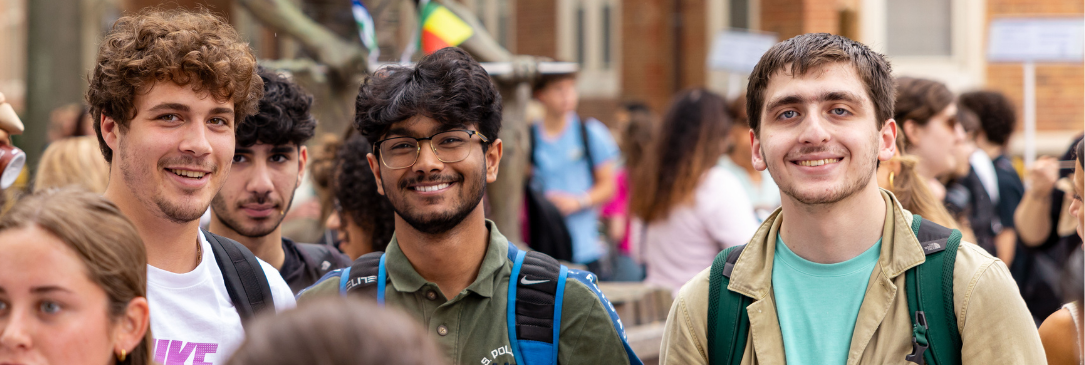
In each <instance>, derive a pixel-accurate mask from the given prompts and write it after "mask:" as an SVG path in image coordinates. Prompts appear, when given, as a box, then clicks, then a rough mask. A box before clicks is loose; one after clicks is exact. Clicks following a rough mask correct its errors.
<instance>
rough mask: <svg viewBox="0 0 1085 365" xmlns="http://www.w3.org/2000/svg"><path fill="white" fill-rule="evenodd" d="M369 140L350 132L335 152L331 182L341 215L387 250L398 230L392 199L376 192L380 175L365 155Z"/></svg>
mask: <svg viewBox="0 0 1085 365" xmlns="http://www.w3.org/2000/svg"><path fill="white" fill-rule="evenodd" d="M370 146H371V145H370V144H369V141H367V140H366V139H365V138H364V137H362V136H361V135H358V134H354V135H353V136H348V137H347V141H346V142H344V143H343V146H342V147H340V148H339V153H338V154H337V156H336V167H335V180H334V182H333V185H332V190H333V191H334V194H335V198H336V199H338V200H339V207H340V211H339V213H340V215H341V216H342V215H344V214H345V215H347V216H349V217H350V221H351V222H354V224H356V225H358V226H359V227H361V228H362V229H364V230H365V231H366V232H369V233H370V238H371V239H372V244H373V250H374V251H384V249H385V248H387V247H388V243H389V242H391V241H392V233H393V232H395V229H396V228H395V215H394V214H395V213H394V211H393V210H392V203H391V202H389V201H388V198H386V197H385V196H384V195H380V194H379V193H377V179H376V178H375V177H373V170H370V169H369V162H368V161H366V159H365V156H366V154H368V153H369V151H371V150H372V148H371V147H370Z"/></svg>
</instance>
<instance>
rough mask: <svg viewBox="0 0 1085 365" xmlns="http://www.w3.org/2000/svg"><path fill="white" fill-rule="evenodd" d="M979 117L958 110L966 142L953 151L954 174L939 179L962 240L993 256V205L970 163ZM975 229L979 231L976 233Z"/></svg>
mask: <svg viewBox="0 0 1085 365" xmlns="http://www.w3.org/2000/svg"><path fill="white" fill-rule="evenodd" d="M979 123H980V122H979V117H977V116H976V113H973V112H972V111H971V110H968V108H960V107H959V108H957V126H958V127H960V128H961V129H963V130H964V135H965V138H964V140H962V141H961V143H960V144H959V145H958V148H957V149H956V152H955V154H956V157H957V169H956V171H954V172H953V174H950V175H947V176H946V177H945V178H943V179H942V181H943V183H944V184H945V186H946V197H945V199H944V200H943V205H944V206H945V207H946V210H947V211H949V214H950V215H952V216H953V219H954V220H956V221H957V225H958V227H959V229H960V230H961V233H962V234H964V235H965V237H973V240H971V241H970V242H975V243H976V244H977V245H979V246H980V247H983V249H984V250H987V252H988V253H990V254H991V255H996V254H997V252H996V251H995V244H994V235H992V234H990V232H991V221H992V219H993V217H994V211H995V208H994V204H992V203H991V197H990V196H989V195H987V191H986V190H984V188H983V183H982V182H980V180H979V176H977V175H976V172H975V169H973V168H972V163H971V162H969V159H971V157H972V155H973V154H975V153H976V151H977V148H976V134H977V133H978V131H979ZM977 227H978V229H977Z"/></svg>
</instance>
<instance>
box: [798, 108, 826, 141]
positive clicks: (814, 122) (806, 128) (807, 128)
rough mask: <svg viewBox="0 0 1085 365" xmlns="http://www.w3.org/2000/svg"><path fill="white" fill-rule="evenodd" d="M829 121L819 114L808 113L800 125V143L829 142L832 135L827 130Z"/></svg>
mask: <svg viewBox="0 0 1085 365" xmlns="http://www.w3.org/2000/svg"><path fill="white" fill-rule="evenodd" d="M825 123H827V121H826V120H825V118H822V117H821V115H820V114H818V113H807V115H806V117H804V118H803V121H802V123H801V124H800V125H801V127H800V128H802V131H801V133H800V134H799V142H802V143H804V144H822V143H825V142H828V141H829V138H830V134H829V131H828V130H827V129H826V128H825V127H826V125H825Z"/></svg>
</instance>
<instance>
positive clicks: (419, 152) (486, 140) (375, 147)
mask: <svg viewBox="0 0 1085 365" xmlns="http://www.w3.org/2000/svg"><path fill="white" fill-rule="evenodd" d="M448 132H466V133H467V137H468V138H471V137H473V136H478V139H479V140H481V141H482V143H484V144H487V145H488V144H489V143H490V139H489V138H486V136H485V135H483V134H482V132H479V131H473V130H470V129H450V130H447V131H441V132H437V133H434V134H433V135H431V136H429V137H426V138H414V137H392V138H385V139H382V140H379V141H377V143H374V144H373V153H375V154H377V156H378V157H380V160H381V164H383V165H384V167H387V168H390V169H392V170H402V169H407V168H410V167H411V166H414V164H415V163H418V156H421V155H422V141H430V143H429V148H430V150H432V151H433V155H434V156H436V157H437V160H439V161H441V162H444V163H456V162H460V161H463V160H466V159H467V158H468V157H470V156H471V153H470V152H468V153H467V155H465V156H463V158H461V159H459V160H456V161H445V160H444V159H442V158H441V155H440V154H438V153H437V147H436V146H434V145H433V137H436V136H437V135H438V134H445V133H448ZM400 138H410V139H413V140H415V142H416V143H417V145H416V146H415V147H416V148H417V149H418V150H417V151H415V153H414V161H411V163H410V164H409V165H407V166H403V167H392V166H389V165H388V161H385V160H384V154H383V153H380V148H381V144H382V143H384V142H387V141H390V140H393V139H400ZM483 150H485V148H484V149H483Z"/></svg>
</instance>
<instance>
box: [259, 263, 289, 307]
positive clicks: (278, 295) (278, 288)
mask: <svg viewBox="0 0 1085 365" xmlns="http://www.w3.org/2000/svg"><path fill="white" fill-rule="evenodd" d="M256 261H259V262H260V268H261V269H263V270H264V276H265V277H267V283H268V286H269V287H271V297H272V299H274V300H275V311H283V310H286V309H290V308H293V307H294V306H295V305H296V303H295V302H294V291H292V290H290V285H287V284H286V280H283V277H282V275H279V270H276V269H275V267H274V266H271V264H269V263H267V262H264V260H261V259H260V258H259V257H257V258H256Z"/></svg>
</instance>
